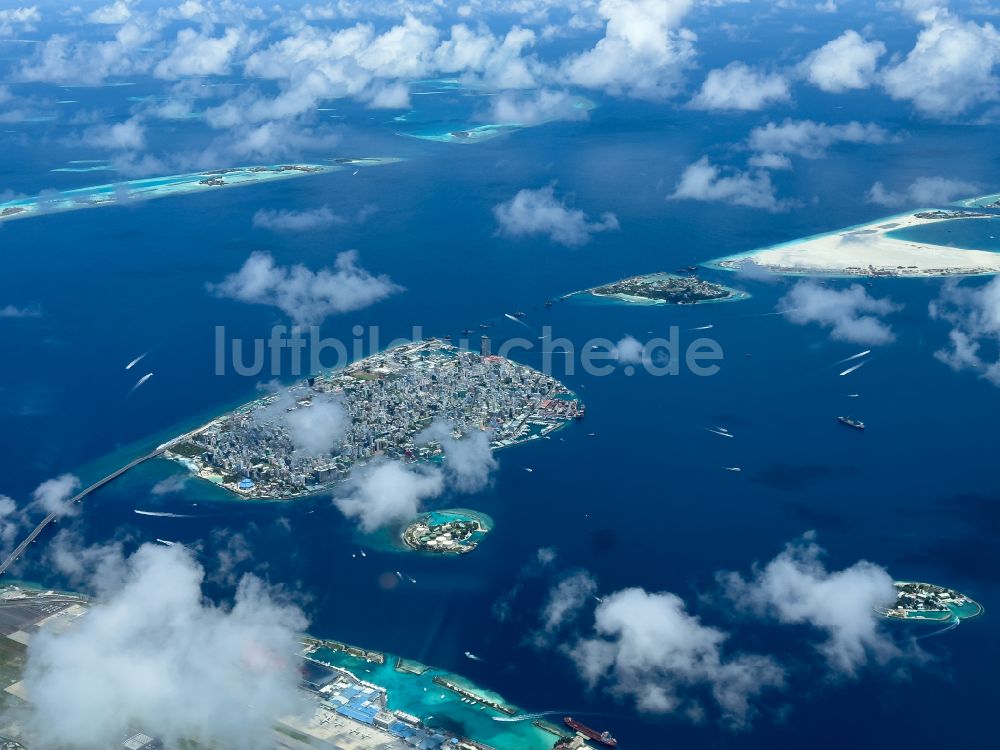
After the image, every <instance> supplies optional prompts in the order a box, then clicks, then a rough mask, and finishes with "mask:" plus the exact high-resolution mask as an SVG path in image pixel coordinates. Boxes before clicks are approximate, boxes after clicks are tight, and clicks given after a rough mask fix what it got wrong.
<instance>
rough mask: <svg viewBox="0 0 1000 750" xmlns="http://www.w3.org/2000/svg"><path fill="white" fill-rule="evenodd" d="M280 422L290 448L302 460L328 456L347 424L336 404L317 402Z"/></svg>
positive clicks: (341, 407) (337, 403)
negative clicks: (297, 452) (283, 423)
mask: <svg viewBox="0 0 1000 750" xmlns="http://www.w3.org/2000/svg"><path fill="white" fill-rule="evenodd" d="M284 419H285V424H286V426H287V427H288V437H289V439H290V440H291V441H292V446H293V447H294V448H295V450H296V451H299V452H301V453H302V454H304V455H306V456H324V455H327V454H329V453H330V452H331V451H332V450H333V449H334V448H335V447H336V446H337V445H338V444H339V443H340V441H341V440H342V439H343V437H344V435H345V434H346V432H347V427H348V426H349V425H350V421H351V420H350V417H349V416H348V415H347V412H346V411H345V409H344V407H343V405H341V403H340V402H339V401H335V400H332V399H331V400H327V401H323V400H319V399H318V398H314V399H313V401H312V403H311V404H310V405H308V406H306V405H301V404H300V405H299V407H298V408H297V409H294V410H292V411H290V412H287V413H286V414H285V415H284Z"/></svg>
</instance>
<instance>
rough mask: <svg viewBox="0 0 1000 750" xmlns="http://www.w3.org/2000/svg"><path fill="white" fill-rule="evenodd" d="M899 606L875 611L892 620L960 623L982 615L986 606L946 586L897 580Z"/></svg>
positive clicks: (896, 604)
mask: <svg viewBox="0 0 1000 750" xmlns="http://www.w3.org/2000/svg"><path fill="white" fill-rule="evenodd" d="M893 585H894V586H895V587H896V603H895V605H893V606H892V607H888V608H885V609H876V610H875V611H876V612H878V614H880V615H882V616H883V617H887V618H890V619H893V620H931V621H934V622H958V621H961V620H967V619H969V618H970V617H975V616H976V615H979V614H982V612H983V607H982V605H981V604H979V603H978V602H975V601H973V600H972V599H970V598H969V597H967V596H966V595H965V594H961V593H959V592H958V591H955V590H954V589H948V588H945V587H944V586H936V585H934V584H933V583H921V582H919V581H896V582H895V583H894V584H893Z"/></svg>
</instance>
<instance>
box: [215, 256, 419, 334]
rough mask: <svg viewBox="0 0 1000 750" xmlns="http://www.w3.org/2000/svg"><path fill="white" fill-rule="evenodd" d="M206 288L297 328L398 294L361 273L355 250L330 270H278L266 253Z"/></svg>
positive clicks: (381, 278) (386, 281)
mask: <svg viewBox="0 0 1000 750" xmlns="http://www.w3.org/2000/svg"><path fill="white" fill-rule="evenodd" d="M209 289H210V290H211V291H212V292H214V293H215V294H216V295H218V296H219V297H225V298H228V299H235V300H239V301H240V302H248V303H251V304H258V305H272V306H274V307H277V308H278V309H280V310H281V311H282V312H284V313H285V314H286V315H288V316H290V317H291V318H292V319H293V320H294V321H295V322H296V323H297V324H298V325H308V324H316V323H319V322H321V321H322V320H324V319H325V318H326V317H327V316H329V315H333V314H335V313H343V312H351V311H353V310H360V309H362V308H364V307H368V306H369V305H373V304H375V303H376V302H379V301H381V300H383V299H385V298H386V297H389V296H391V295H393V294H395V293H397V292H399V291H402V287H400V286H399V285H397V284H396V283H395V282H393V281H392V280H391V279H390V278H389V277H388V276H385V275H378V276H375V275H373V274H371V273H369V272H368V271H366V270H365V269H364V268H361V266H359V265H358V253H357V251H355V250H349V251H347V252H343V253H340V254H339V255H337V259H336V261H335V262H334V266H333V268H332V269H328V268H323V269H320V270H319V271H312V270H310V269H308V268H306V267H305V266H303V265H294V266H278V265H276V264H275V262H274V258H273V257H271V255H270V254H269V253H265V252H255V253H253V254H252V255H251V256H250V257H249V258H248V259H247V261H246V262H245V263H244V264H243V266H242V268H240V270H239V271H237V272H236V273H233V274H230V275H229V276H227V277H226V278H225V279H224V280H223V281H221V282H220V283H218V284H210V285H209Z"/></svg>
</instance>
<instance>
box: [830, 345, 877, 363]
mask: <svg viewBox="0 0 1000 750" xmlns="http://www.w3.org/2000/svg"><path fill="white" fill-rule="evenodd" d="M871 353H872V350H871V349H865V350H864V351H863V352H858V353H857V354H852V355H851V356H850V357H844V358H843V359H839V360H837V361H836V362H834V363H833V365H831V367H833V366H835V365H842V364H844V362H850V361H851V360H852V359H861V358H862V357H867V356H868V355H869V354H871Z"/></svg>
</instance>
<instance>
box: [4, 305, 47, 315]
mask: <svg viewBox="0 0 1000 750" xmlns="http://www.w3.org/2000/svg"><path fill="white" fill-rule="evenodd" d="M41 314H42V311H41V310H40V309H39V308H37V307H17V306H16V305H4V306H3V307H0V318H37V317H38V316H40V315H41Z"/></svg>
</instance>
